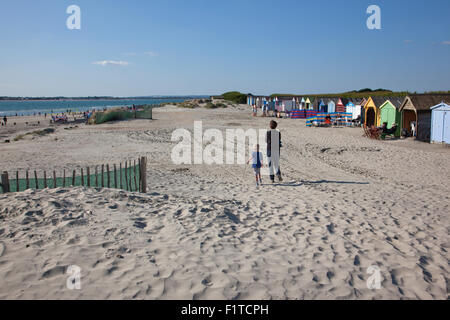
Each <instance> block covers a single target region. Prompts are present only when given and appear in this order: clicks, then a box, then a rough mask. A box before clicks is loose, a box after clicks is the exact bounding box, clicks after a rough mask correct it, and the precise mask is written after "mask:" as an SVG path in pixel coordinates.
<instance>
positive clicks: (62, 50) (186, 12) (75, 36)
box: [0, 0, 450, 96]
mask: <svg viewBox="0 0 450 320" xmlns="http://www.w3.org/2000/svg"><path fill="white" fill-rule="evenodd" d="M0 1H1V2H0V41H1V46H0V96H3V95H9V96H56V95H64V96H86V95H112V96H140V95H172V94H173V95H186V94H219V93H223V92H225V91H229V90H239V91H241V92H244V93H249V92H251V93H254V94H270V93H275V92H278V93H299V94H301V93H327V92H343V91H348V90H353V89H361V88H366V87H370V88H373V89H375V88H380V87H382V88H389V89H393V90H410V91H419V92H422V91H424V90H450V19H449V18H448V15H449V13H450V1H448V0H430V1H406V0H384V1H382V0H370V1H365V0H340V1H336V0H334V1H332V0H314V1H300V0H292V1H287V0H273V1H268V0H255V1H253V0H240V1H235V0H226V1H225V0H223V1H217V0H189V1H186V0H180V1H178V0H177V1H175V0H157V1H154V0H130V1H119V0H109V1H106V0H95V1H91V0H71V1H65V0H43V1H30V0H14V1H12V0H10V1H6V0H0ZM72 4H75V5H78V6H79V7H80V8H81V15H82V16H81V30H68V29H67V27H66V20H67V18H68V16H69V15H68V14H67V13H66V9H67V7H68V6H69V5H72ZM371 4H376V5H379V6H380V8H381V14H382V29H381V30H369V29H367V27H366V20H367V18H368V17H369V15H368V14H367V13H366V9H367V7H368V6H369V5H371ZM105 61H106V62H105ZM107 61H113V62H115V63H116V64H112V63H109V64H108V63H107ZM96 63H97V64H96ZM117 63H120V64H121V65H117Z"/></svg>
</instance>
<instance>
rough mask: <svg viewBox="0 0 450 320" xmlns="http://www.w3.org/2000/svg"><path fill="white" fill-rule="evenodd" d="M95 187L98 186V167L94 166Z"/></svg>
mask: <svg viewBox="0 0 450 320" xmlns="http://www.w3.org/2000/svg"><path fill="white" fill-rule="evenodd" d="M95 187H96V188H98V169H97V166H95Z"/></svg>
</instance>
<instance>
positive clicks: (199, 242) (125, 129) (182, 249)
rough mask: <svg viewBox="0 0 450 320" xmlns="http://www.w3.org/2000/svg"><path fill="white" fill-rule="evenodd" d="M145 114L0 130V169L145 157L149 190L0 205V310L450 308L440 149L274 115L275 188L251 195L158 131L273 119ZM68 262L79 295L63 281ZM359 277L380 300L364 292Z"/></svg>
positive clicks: (41, 195) (446, 176)
mask: <svg viewBox="0 0 450 320" xmlns="http://www.w3.org/2000/svg"><path fill="white" fill-rule="evenodd" d="M153 116H154V120H152V121H148V120H133V121H123V122H116V123H108V124H103V125H97V126H86V125H84V124H77V125H76V126H75V125H61V126H55V127H54V128H55V129H56V131H55V133H52V134H48V135H45V136H39V137H34V136H26V137H25V138H23V139H21V140H20V141H14V138H15V137H17V136H18V135H20V134H23V133H24V132H30V131H32V130H36V129H35V128H34V127H33V128H30V127H28V126H23V125H21V126H19V125H18V126H17V128H11V127H9V128H8V129H6V128H3V127H0V155H1V156H0V170H1V171H5V170H7V171H10V172H15V171H16V170H19V171H23V170H26V169H32V170H48V171H53V170H57V171H58V172H60V171H61V170H63V169H71V170H73V169H77V168H81V167H86V166H95V165H101V164H106V163H110V164H111V163H120V162H124V161H125V160H134V159H137V158H138V157H141V156H146V157H147V158H148V172H147V182H148V189H149V190H148V192H147V194H140V193H130V192H126V191H121V190H113V189H88V188H64V189H62V188H60V189H46V190H40V191H34V190H28V191H25V192H21V193H11V194H7V195H5V194H0V299H243V300H245V299H293V300H295V299H333V300H334V299H448V298H449V292H450V266H449V263H450V260H449V259H450V253H449V252H448V251H449V250H450V236H449V233H450V217H449V216H450V148H448V147H444V146H442V145H433V144H427V143H422V142H417V141H413V140H412V139H406V140H386V141H375V140H370V139H368V138H365V137H363V136H362V133H363V132H362V129H361V128H307V127H306V126H305V121H304V120H294V119H279V129H280V131H281V132H282V135H283V148H282V151H281V169H282V171H283V176H284V182H283V183H276V184H274V185H272V184H270V183H269V178H268V177H267V176H266V177H264V176H263V186H261V187H260V188H256V187H255V184H254V177H253V172H252V170H251V168H250V167H247V169H245V166H243V165H237V164H235V165H206V164H203V165H175V164H173V163H172V161H171V152H172V149H173V147H174V146H175V143H174V142H172V141H171V136H172V132H173V131H174V130H175V129H177V128H186V129H188V130H190V131H192V130H193V126H194V121H202V122H203V129H208V128H215V129H219V130H221V131H223V132H225V130H226V129H230V128H231V129H236V128H242V129H245V130H246V129H249V128H254V129H267V128H268V123H269V121H270V120H271V119H272V118H262V117H257V118H254V117H252V116H251V110H250V108H249V107H247V106H243V105H241V106H239V107H237V108H232V107H229V108H226V109H213V110H209V109H204V108H199V109H192V110H191V109H182V108H177V107H175V106H167V107H164V108H158V109H155V110H154V112H153ZM34 119H35V118H34ZM14 121H15V120H14V118H11V119H9V124H11V123H13V122H14ZM19 121H22V122H23V119H22V120H20V119H16V122H17V123H19ZM22 122H21V123H22ZM48 126H49V124H48V119H47V120H46V122H45V123H44V121H41V123H40V125H39V126H38V127H39V128H47V127H48ZM5 140H10V143H4V141H5ZM71 265H76V266H79V267H80V268H81V286H82V287H81V289H80V290H69V289H68V288H67V286H66V280H67V278H68V276H69V275H68V274H67V273H66V271H67V268H68V267H69V266H71ZM370 266H377V267H378V268H379V270H380V275H381V287H380V289H369V288H368V287H367V280H368V279H369V277H370V276H371V275H370V274H369V273H368V272H367V269H368V268H369V267H370Z"/></svg>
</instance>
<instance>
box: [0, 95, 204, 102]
mask: <svg viewBox="0 0 450 320" xmlns="http://www.w3.org/2000/svg"><path fill="white" fill-rule="evenodd" d="M205 97H209V96H206V95H205V96H160V97H159V96H153V97H123V98H117V97H80V98H68V97H62V98H48V97H43V98H31V97H30V98H17V97H0V101H93V100H105V101H115V100H151V99H155V100H156V99H158V100H171V99H188V98H193V99H197V98H205Z"/></svg>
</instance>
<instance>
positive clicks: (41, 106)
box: [0, 96, 207, 117]
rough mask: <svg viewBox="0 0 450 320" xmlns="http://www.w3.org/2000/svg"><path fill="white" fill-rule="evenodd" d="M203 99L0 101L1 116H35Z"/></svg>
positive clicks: (200, 97) (199, 97)
mask: <svg viewBox="0 0 450 320" xmlns="http://www.w3.org/2000/svg"><path fill="white" fill-rule="evenodd" d="M194 98H195V99H202V98H207V97H206V96H192V97H189V96H187V97H155V98H136V99H114V100H112V99H105V100H101V99H94V100H0V116H2V117H3V116H15V115H18V116H26V115H35V114H39V113H41V114H44V113H47V114H58V113H64V112H67V111H68V110H71V111H72V112H84V111H92V110H103V109H105V108H114V107H119V106H133V105H159V104H162V103H168V102H176V103H178V102H183V101H186V100H189V99H194Z"/></svg>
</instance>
